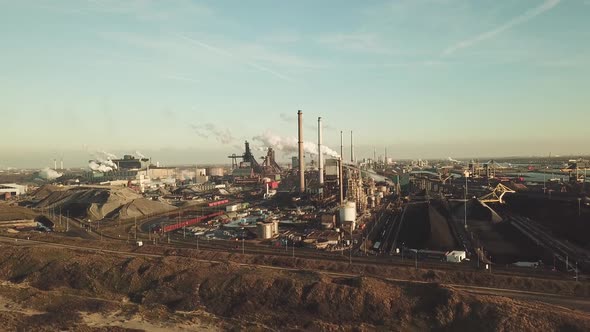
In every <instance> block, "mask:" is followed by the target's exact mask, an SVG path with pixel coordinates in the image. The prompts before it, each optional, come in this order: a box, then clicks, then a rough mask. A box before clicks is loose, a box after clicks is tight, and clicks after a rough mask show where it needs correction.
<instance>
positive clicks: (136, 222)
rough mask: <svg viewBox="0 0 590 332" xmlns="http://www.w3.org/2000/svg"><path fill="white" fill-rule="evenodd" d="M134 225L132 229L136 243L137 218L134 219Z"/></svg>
mask: <svg viewBox="0 0 590 332" xmlns="http://www.w3.org/2000/svg"><path fill="white" fill-rule="evenodd" d="M134 223H135V227H134V229H135V232H134V233H135V241H137V217H135V222H134Z"/></svg>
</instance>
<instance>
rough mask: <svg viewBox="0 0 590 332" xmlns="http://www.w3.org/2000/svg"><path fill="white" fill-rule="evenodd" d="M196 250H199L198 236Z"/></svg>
mask: <svg viewBox="0 0 590 332" xmlns="http://www.w3.org/2000/svg"><path fill="white" fill-rule="evenodd" d="M197 250H199V236H198V235H197Z"/></svg>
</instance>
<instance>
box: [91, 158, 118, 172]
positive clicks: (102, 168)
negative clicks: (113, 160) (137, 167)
mask: <svg viewBox="0 0 590 332" xmlns="http://www.w3.org/2000/svg"><path fill="white" fill-rule="evenodd" d="M88 167H90V169H91V170H93V171H97V172H102V173H106V172H110V171H112V170H113V168H112V167H110V166H107V165H105V164H101V163H100V162H98V161H95V160H91V161H90V163H88Z"/></svg>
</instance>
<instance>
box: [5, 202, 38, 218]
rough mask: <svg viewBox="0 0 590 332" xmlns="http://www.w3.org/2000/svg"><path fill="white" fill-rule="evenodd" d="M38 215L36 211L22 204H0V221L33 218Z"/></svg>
mask: <svg viewBox="0 0 590 332" xmlns="http://www.w3.org/2000/svg"><path fill="white" fill-rule="evenodd" d="M38 216H39V214H38V213H36V212H34V211H33V210H31V209H27V208H25V207H22V206H9V205H4V204H0V221H9V220H21V219H35V218H37V217H38Z"/></svg>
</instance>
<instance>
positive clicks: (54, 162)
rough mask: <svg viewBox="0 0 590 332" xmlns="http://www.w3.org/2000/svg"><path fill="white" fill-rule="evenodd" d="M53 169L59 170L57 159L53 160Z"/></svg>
mask: <svg viewBox="0 0 590 332" xmlns="http://www.w3.org/2000/svg"><path fill="white" fill-rule="evenodd" d="M53 169H57V159H53Z"/></svg>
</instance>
